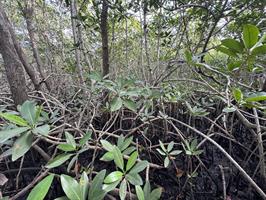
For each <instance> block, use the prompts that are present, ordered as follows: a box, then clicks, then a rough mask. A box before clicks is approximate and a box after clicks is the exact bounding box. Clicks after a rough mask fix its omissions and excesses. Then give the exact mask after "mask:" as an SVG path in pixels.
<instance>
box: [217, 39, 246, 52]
mask: <svg viewBox="0 0 266 200" xmlns="http://www.w3.org/2000/svg"><path fill="white" fill-rule="evenodd" d="M222 45H223V46H225V47H227V48H229V49H230V50H231V51H236V52H238V53H241V52H242V51H243V46H242V45H241V43H240V42H238V41H237V40H234V39H224V40H222Z"/></svg>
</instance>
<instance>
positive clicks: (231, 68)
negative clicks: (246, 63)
mask: <svg viewBox="0 0 266 200" xmlns="http://www.w3.org/2000/svg"><path fill="white" fill-rule="evenodd" d="M241 64H242V61H232V62H230V63H228V65H227V69H228V70H229V71H231V72H232V71H234V70H235V69H238V68H239V67H240V66H241Z"/></svg>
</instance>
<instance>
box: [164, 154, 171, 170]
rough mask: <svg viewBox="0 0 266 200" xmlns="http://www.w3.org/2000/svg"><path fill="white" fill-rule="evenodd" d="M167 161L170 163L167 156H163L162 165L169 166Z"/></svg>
mask: <svg viewBox="0 0 266 200" xmlns="http://www.w3.org/2000/svg"><path fill="white" fill-rule="evenodd" d="M169 163H170V160H169V158H168V156H166V157H165V158H164V164H163V165H164V167H165V168H166V167H168V166H169Z"/></svg>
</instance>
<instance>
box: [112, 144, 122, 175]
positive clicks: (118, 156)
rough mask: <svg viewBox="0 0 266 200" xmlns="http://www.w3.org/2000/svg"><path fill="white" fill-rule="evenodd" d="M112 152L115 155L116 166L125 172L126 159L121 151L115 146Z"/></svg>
mask: <svg viewBox="0 0 266 200" xmlns="http://www.w3.org/2000/svg"><path fill="white" fill-rule="evenodd" d="M112 152H113V155H114V161H115V164H116V166H117V167H119V168H120V169H121V170H124V159H123V155H122V153H121V151H120V149H118V148H117V147H116V146H115V147H114V149H113V151H112Z"/></svg>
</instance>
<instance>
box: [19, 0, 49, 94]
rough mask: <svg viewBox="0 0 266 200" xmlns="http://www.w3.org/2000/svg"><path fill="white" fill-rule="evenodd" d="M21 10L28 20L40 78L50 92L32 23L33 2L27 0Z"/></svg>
mask: <svg viewBox="0 0 266 200" xmlns="http://www.w3.org/2000/svg"><path fill="white" fill-rule="evenodd" d="M21 9H22V13H23V15H24V18H25V20H26V24H27V29H28V32H29V37H30V42H31V47H32V51H33V56H34V58H35V60H36V63H37V67H38V71H39V73H40V77H41V79H42V81H43V82H44V83H45V86H46V88H47V89H48V91H50V90H51V86H50V83H49V81H48V80H47V79H46V75H45V73H44V72H43V69H44V65H43V62H42V60H41V57H40V53H39V50H38V46H37V44H36V37H35V31H34V26H33V23H32V21H33V20H32V19H33V14H34V6H33V1H32V2H31V3H30V2H29V1H28V0H27V1H26V5H25V7H24V8H21Z"/></svg>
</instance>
